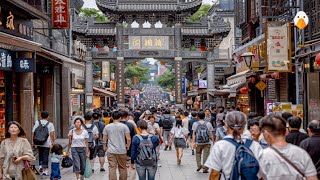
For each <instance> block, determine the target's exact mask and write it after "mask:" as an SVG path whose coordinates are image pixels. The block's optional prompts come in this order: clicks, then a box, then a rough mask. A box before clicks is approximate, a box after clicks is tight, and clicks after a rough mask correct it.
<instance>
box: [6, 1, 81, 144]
mask: <svg viewBox="0 0 320 180" xmlns="http://www.w3.org/2000/svg"><path fill="white" fill-rule="evenodd" d="M78 2H79V3H80V4H81V3H82V4H83V2H82V1H81V0H79V1H78ZM48 3H49V1H23V0H18V1H17V0H5V1H3V2H1V5H0V13H1V15H0V54H1V68H0V84H1V87H0V94H1V105H0V121H1V129H0V137H1V138H3V137H4V133H5V131H6V129H5V127H6V125H7V123H8V122H9V121H13V120H14V121H18V122H20V123H21V124H22V126H23V127H24V128H25V129H26V130H27V131H26V133H27V137H28V138H29V139H30V138H31V133H32V132H31V129H32V126H33V124H34V121H35V120H38V119H39V118H40V112H41V111H48V112H49V114H50V117H49V120H50V121H51V122H53V124H54V125H55V129H56V136H57V137H63V136H65V137H66V136H67V134H64V133H63V131H62V129H63V127H64V124H65V123H66V124H67V125H66V126H65V127H69V117H70V114H71V112H67V111H65V109H66V110H68V108H67V107H68V106H70V102H71V101H70V98H66V99H64V97H70V92H69V89H70V85H69V84H70V82H71V81H70V79H69V81H68V80H67V79H65V78H64V77H63V76H64V75H65V74H66V73H65V70H64V69H65V67H66V66H67V67H68V68H69V69H71V68H70V67H76V68H77V69H79V70H81V71H83V70H84V65H83V64H81V63H79V62H76V61H74V60H72V59H71V58H70V57H69V47H70V46H69V44H68V41H67V39H68V33H67V32H68V31H65V30H58V29H55V30H53V29H52V26H51V22H50V19H51V17H50V14H51V9H50V8H49V7H48V6H47V5H48ZM69 74H70V73H69ZM64 95H65V96H64ZM64 114H66V115H65V116H64Z"/></svg>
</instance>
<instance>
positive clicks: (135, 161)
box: [131, 120, 160, 180]
mask: <svg viewBox="0 0 320 180" xmlns="http://www.w3.org/2000/svg"><path fill="white" fill-rule="evenodd" d="M137 126H138V128H139V130H140V132H141V133H140V134H137V135H135V136H134V137H133V139H132V149H131V167H132V168H133V169H136V170H137V173H138V176H139V180H146V179H147V176H148V180H154V179H155V175H156V172H157V153H156V148H157V146H158V145H159V143H160V141H159V138H158V136H156V135H153V134H149V133H148V131H147V127H148V123H147V122H146V121H144V120H140V121H138V123H137ZM147 174H148V175H147Z"/></svg>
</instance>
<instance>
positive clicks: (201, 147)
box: [192, 112, 214, 173]
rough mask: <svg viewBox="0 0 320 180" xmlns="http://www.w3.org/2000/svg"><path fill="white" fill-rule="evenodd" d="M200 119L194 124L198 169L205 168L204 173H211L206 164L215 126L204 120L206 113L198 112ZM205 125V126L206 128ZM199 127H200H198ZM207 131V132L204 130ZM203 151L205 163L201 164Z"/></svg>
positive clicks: (193, 140) (193, 141)
mask: <svg viewBox="0 0 320 180" xmlns="http://www.w3.org/2000/svg"><path fill="white" fill-rule="evenodd" d="M198 118H199V120H198V121H197V122H195V123H193V125H192V145H193V147H194V148H195V149H196V161H197V166H198V168H197V171H200V170H201V169H203V173H209V171H208V170H209V168H208V167H206V166H205V165H204V163H205V162H206V161H207V159H208V156H209V153H210V147H211V142H210V139H211V141H212V142H213V141H214V139H213V127H212V124H211V123H208V122H206V121H204V118H205V113H204V112H199V113H198ZM204 127H205V128H204ZM198 128H199V129H198ZM204 131H206V132H204ZM198 132H202V134H198ZM202 152H203V165H201V155H202Z"/></svg>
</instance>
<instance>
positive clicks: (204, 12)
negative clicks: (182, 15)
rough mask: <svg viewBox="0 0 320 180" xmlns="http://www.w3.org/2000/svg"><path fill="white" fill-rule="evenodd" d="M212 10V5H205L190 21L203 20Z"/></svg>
mask: <svg viewBox="0 0 320 180" xmlns="http://www.w3.org/2000/svg"><path fill="white" fill-rule="evenodd" d="M210 8H211V5H210V4H203V5H202V6H201V7H200V8H199V9H198V11H197V12H196V13H194V14H193V15H192V16H191V17H190V18H189V21H191V22H197V21H200V19H201V18H203V17H206V16H208V14H209V10H210Z"/></svg>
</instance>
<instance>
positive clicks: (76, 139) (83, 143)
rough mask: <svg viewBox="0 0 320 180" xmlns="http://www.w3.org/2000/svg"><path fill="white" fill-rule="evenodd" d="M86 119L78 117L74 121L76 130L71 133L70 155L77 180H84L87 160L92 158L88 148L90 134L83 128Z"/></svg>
mask: <svg viewBox="0 0 320 180" xmlns="http://www.w3.org/2000/svg"><path fill="white" fill-rule="evenodd" d="M83 121H84V118H83V117H81V116H76V117H75V119H74V127H75V128H74V129H72V130H71V131H70V132H69V135H68V136H69V144H68V151H67V152H68V154H70V150H71V155H72V158H73V172H74V173H75V174H76V177H77V180H80V179H84V177H83V175H84V170H85V168H86V158H89V157H90V151H89V147H88V141H89V134H88V132H87V131H86V130H85V129H84V128H83V125H84V122H83Z"/></svg>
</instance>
